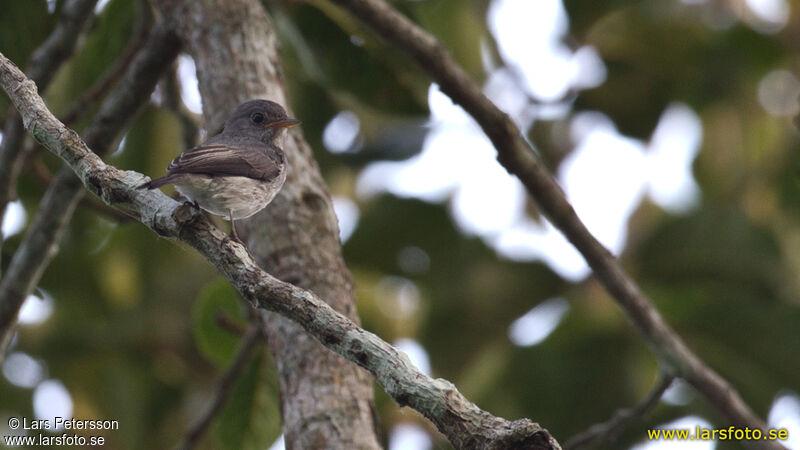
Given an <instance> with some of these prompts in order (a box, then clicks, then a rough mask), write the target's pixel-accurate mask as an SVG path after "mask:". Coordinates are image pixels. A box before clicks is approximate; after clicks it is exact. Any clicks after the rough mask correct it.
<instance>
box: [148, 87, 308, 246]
mask: <svg viewBox="0 0 800 450" xmlns="http://www.w3.org/2000/svg"><path fill="white" fill-rule="evenodd" d="M299 123H300V121H299V120H297V119H292V118H290V117H288V116H287V115H286V111H285V110H284V109H283V107H281V105H279V104H277V103H275V102H271V101H269V100H251V101H248V102H245V103H242V104H241V105H239V107H238V108H236V110H235V111H234V112H233V115H232V116H231V117H230V119H228V121H227V122H225V127H224V129H223V130H222V132H221V133H219V134H218V135H216V136H214V137H212V138H210V139H209V140H207V141H206V142H204V143H203V144H202V145H199V146H197V147H194V148H191V149H188V150H185V151H184V152H183V153H181V154H180V155H178V157H177V158H175V159H174V160H172V162H171V163H170V165H169V167H167V175H166V176H164V177H161V178H157V179H155V180H152V181H150V182H148V183H145V184H143V185H141V186H140V188H147V189H155V188H157V187H160V186H163V185H165V184H173V185H175V189H176V190H177V191H178V192H179V193H180V194H181V195H183V196H184V197H186V198H187V199H188V200H189V201H190V202H192V203H193V204H194V205H196V206H199V207H200V208H202V209H204V210H206V211H208V212H210V213H212V214H216V215H218V216H222V217H224V218H227V219H229V220H230V222H231V236H232V237H233V238H234V239H236V240H237V241H239V236H238V234H237V233H236V222H235V221H236V220H237V219H244V218H246V217H250V216H252V215H253V214H255V213H257V212H258V211H261V210H262V209H264V207H265V206H267V205H268V204H269V202H271V201H272V199H273V198H275V195H276V194H277V193H278V191H280V189H281V187H283V183H284V182H285V181H286V158H285V156H284V154H283V150H282V149H281V148H280V146H279V145H280V140H281V139H280V138H281V137H282V136H283V135H284V130H285V129H286V128H287V127H291V126H295V125H298V124H299Z"/></svg>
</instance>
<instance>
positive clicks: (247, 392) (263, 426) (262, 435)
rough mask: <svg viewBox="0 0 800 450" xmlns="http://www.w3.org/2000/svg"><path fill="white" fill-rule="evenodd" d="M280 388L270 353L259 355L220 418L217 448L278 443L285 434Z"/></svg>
mask: <svg viewBox="0 0 800 450" xmlns="http://www.w3.org/2000/svg"><path fill="white" fill-rule="evenodd" d="M277 385H278V379H277V374H276V373H275V370H274V369H273V364H272V360H271V359H270V358H268V357H267V354H266V352H258V354H257V355H256V356H255V357H254V358H253V360H252V361H251V362H250V365H249V366H248V368H247V370H246V372H245V373H243V374H242V376H241V377H240V378H239V379H238V381H237V382H236V384H235V385H234V386H233V392H232V393H231V396H230V398H229V399H228V402H227V404H226V406H225V409H223V410H222V413H221V414H220V415H219V417H218V418H217V421H216V427H215V435H216V437H217V443H218V447H217V448H219V449H221V450H226V449H231V450H250V449H253V450H256V449H265V448H269V446H270V445H272V444H273V443H274V442H275V440H276V439H277V438H278V436H280V434H281V420H280V417H281V415H280V411H279V409H278V393H277Z"/></svg>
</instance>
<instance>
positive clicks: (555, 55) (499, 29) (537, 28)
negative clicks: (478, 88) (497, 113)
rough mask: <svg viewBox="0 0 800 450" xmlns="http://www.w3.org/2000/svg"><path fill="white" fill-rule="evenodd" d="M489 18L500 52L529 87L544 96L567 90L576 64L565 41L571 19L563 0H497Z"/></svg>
mask: <svg viewBox="0 0 800 450" xmlns="http://www.w3.org/2000/svg"><path fill="white" fill-rule="evenodd" d="M488 22H489V30H491V32H492V34H493V35H494V37H495V39H496V41H497V46H498V49H499V51H500V55H501V56H502V57H503V59H504V60H506V61H507V62H508V63H509V64H510V65H511V66H512V67H514V68H515V69H516V70H518V71H519V72H520V73H521V74H522V75H523V78H524V80H525V87H526V90H528V91H529V92H530V93H531V94H532V95H534V96H536V97H538V98H540V99H542V100H556V99H558V98H560V97H563V96H564V94H566V92H567V90H568V89H569V87H570V82H571V80H572V78H573V76H574V68H573V67H572V61H571V59H572V51H571V50H570V49H569V47H567V46H566V45H565V44H564V43H563V42H562V39H563V37H564V36H565V35H566V33H567V31H568V29H569V23H568V21H567V13H566V11H565V10H564V6H563V5H562V4H561V1H560V0H538V1H535V2H532V1H530V0H494V1H492V3H491V5H490V6H489V14H488ZM543 67H546V68H547V70H542V68H543Z"/></svg>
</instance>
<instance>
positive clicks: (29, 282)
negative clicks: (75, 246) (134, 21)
mask: <svg viewBox="0 0 800 450" xmlns="http://www.w3.org/2000/svg"><path fill="white" fill-rule="evenodd" d="M179 48H180V43H179V41H178V39H177V37H176V36H175V35H174V34H173V33H172V31H171V29H170V26H169V25H166V24H161V25H159V26H157V27H155V29H154V30H153V32H152V33H151V35H150V38H149V39H148V42H147V44H146V45H145V47H144V48H143V49H142V50H141V51H140V52H139V53H138V54H137V55H136V57H135V58H134V60H133V62H132V63H131V65H130V67H129V68H128V71H127V74H126V75H125V77H124V78H123V80H122V81H121V82H120V84H119V86H117V88H116V89H115V90H114V92H113V93H112V94H111V95H110V96H109V97H108V98H107V99H106V100H105V101H104V102H103V105H102V107H101V108H100V112H99V113H98V115H97V117H95V118H94V120H93V121H92V123H91V124H90V125H89V126H88V127H87V129H86V131H85V133H84V139H85V141H86V143H87V144H89V145H92V146H93V147H94V148H97V149H99V151H100V152H101V153H105V152H107V151H108V150H109V148H110V147H111V144H112V143H113V142H114V140H115V139H116V137H117V135H118V134H119V133H120V131H121V130H122V129H123V127H124V126H125V124H126V123H127V122H128V120H129V119H130V118H131V117H133V116H134V114H136V112H137V111H138V110H139V108H140V107H141V106H142V105H144V104H145V103H146V102H147V100H148V99H149V95H150V92H152V90H153V87H154V86H155V84H156V82H157V81H158V78H159V77H160V76H161V73H162V71H163V70H164V68H166V67H169V63H170V62H171V61H172V60H173V59H174V58H175V56H176V55H177V54H178V50H179ZM33 87H34V88H35V85H33ZM40 143H41V142H40ZM83 193H84V191H83V189H82V188H81V183H80V181H79V180H78V179H77V178H75V176H74V174H73V173H72V170H71V169H70V168H69V167H67V166H65V167H62V168H61V170H60V171H59V172H58V174H57V175H56V176H55V178H53V182H52V183H51V184H50V186H49V187H48V189H47V192H45V195H44V197H43V198H42V201H41V204H40V206H39V211H38V213H37V214H36V217H35V218H34V220H33V223H32V224H31V226H30V227H29V229H28V231H27V233H26V234H25V237H24V238H23V240H22V243H21V244H20V246H19V248H17V251H16V253H14V257H13V258H12V259H11V263H10V264H9V266H8V270H7V271H6V274H5V276H4V277H3V279H2V281H0V335H9V334H11V333H12V332H13V326H14V323H15V322H16V317H17V314H18V312H19V309H20V307H21V306H22V302H23V301H24V300H25V297H27V296H28V294H29V293H30V292H31V291H32V290H33V288H34V287H35V286H36V284H37V283H38V282H39V280H40V279H41V277H42V274H43V272H44V270H45V268H46V267H47V265H48V264H49V263H50V261H51V260H52V259H53V257H54V256H55V254H56V253H57V251H58V243H59V242H60V241H61V237H62V235H63V233H64V230H65V229H66V227H67V225H68V224H69V221H70V219H71V218H72V213H73V211H74V210H75V205H76V204H77V203H78V201H79V200H80V199H81V197H82V196H83ZM3 341H5V342H9V340H8V339H5V340H4V339H0V342H3ZM4 353H5V347H2V348H0V360H2V358H3V355H4Z"/></svg>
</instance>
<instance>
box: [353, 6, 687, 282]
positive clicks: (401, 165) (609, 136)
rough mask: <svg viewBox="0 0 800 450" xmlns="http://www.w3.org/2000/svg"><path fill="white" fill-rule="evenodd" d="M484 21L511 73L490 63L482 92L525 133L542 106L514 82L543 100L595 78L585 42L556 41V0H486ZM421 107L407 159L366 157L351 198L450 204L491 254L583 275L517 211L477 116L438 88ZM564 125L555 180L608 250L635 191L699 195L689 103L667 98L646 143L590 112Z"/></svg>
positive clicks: (622, 237) (668, 201)
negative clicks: (575, 45)
mask: <svg viewBox="0 0 800 450" xmlns="http://www.w3.org/2000/svg"><path fill="white" fill-rule="evenodd" d="M488 22H489V28H490V30H491V31H492V33H493V34H494V35H495V38H496V40H497V43H498V46H499V49H500V53H501V55H502V57H503V59H504V60H505V62H506V64H508V65H509V66H510V67H511V68H512V69H509V68H502V67H501V68H498V69H496V70H494V71H492V72H491V73H490V74H489V77H488V79H487V82H486V84H485V86H484V92H485V93H486V95H487V96H488V97H489V98H490V99H491V100H492V101H493V102H494V103H495V104H496V105H498V107H500V108H501V109H502V110H503V111H505V112H506V113H508V114H509V116H510V117H511V118H512V120H513V121H514V123H515V124H516V125H517V126H518V127H519V128H520V130H522V131H523V134H524V131H525V130H528V129H529V128H530V126H531V125H532V124H533V123H534V120H535V119H536V118H537V117H543V114H544V109H543V108H542V105H541V104H535V102H531V101H530V99H529V98H528V97H529V95H526V94H525V93H524V92H521V91H520V89H526V90H528V91H529V93H530V94H532V95H534V96H536V97H539V98H541V99H543V100H559V99H561V98H562V97H563V96H564V94H566V93H567V92H568V91H569V90H570V89H581V88H588V87H592V86H596V85H598V84H601V83H602V82H603V81H604V80H605V77H606V69H605V65H604V64H603V61H602V60H601V59H600V56H599V55H598V54H597V51H596V50H595V49H594V48H592V47H582V48H580V49H578V50H577V51H575V52H573V51H572V50H570V49H569V48H568V47H566V46H565V45H564V44H563V43H562V41H563V40H564V38H565V37H566V35H567V32H568V22H567V17H566V12H565V10H564V8H563V5H562V4H561V2H560V1H559V0H541V1H536V2H531V1H529V0H493V1H492V3H491V6H490V9H489V17H488ZM542 67H546V68H547V70H541V68H542ZM512 70H514V72H512ZM520 77H521V78H522V84H524V85H525V86H524V87H520V84H521V83H520ZM565 104H566V102H565ZM428 105H429V108H430V111H431V119H430V123H429V126H430V132H429V133H428V135H427V136H426V138H425V142H424V143H423V146H422V150H421V152H420V153H419V154H417V155H415V156H413V157H411V158H409V159H408V160H406V161H399V162H395V161H381V162H375V163H372V164H369V165H368V166H367V167H365V168H364V170H362V172H361V174H360V175H359V177H358V180H357V184H356V193H357V195H358V196H359V197H361V198H365V197H366V198H368V197H371V196H374V195H376V194H379V193H382V192H389V193H391V194H393V195H396V196H398V197H406V198H417V199H421V200H424V201H428V202H444V201H449V203H448V206H449V210H450V213H451V216H452V218H453V221H454V222H455V224H456V225H457V226H458V228H459V229H460V230H461V231H462V232H464V233H466V234H469V235H476V236H479V237H481V238H483V239H484V240H485V241H486V242H487V243H488V244H489V245H491V246H492V247H493V248H494V249H495V250H496V251H497V252H498V253H499V254H500V255H501V256H503V257H506V258H510V259H514V260H518V261H533V260H541V261H543V262H545V263H546V264H548V265H549V266H550V267H551V268H552V269H553V270H554V271H555V272H556V273H558V274H559V275H560V276H562V277H563V278H566V279H568V280H571V281H578V280H581V279H583V278H585V277H586V276H587V275H588V274H589V272H590V271H589V267H588V265H587V264H586V262H585V261H584V260H583V257H582V256H581V255H580V254H579V253H578V252H577V251H576V250H575V249H574V248H573V247H572V245H571V244H569V243H568V242H567V240H566V239H565V238H564V237H563V236H562V235H561V233H560V232H558V231H557V230H556V229H555V228H554V227H553V225H552V224H550V223H549V222H548V221H547V220H546V219H543V220H542V222H536V221H534V220H532V219H531V218H529V217H527V215H526V212H525V206H526V201H527V196H528V194H527V193H526V191H525V189H524V187H523V186H522V184H521V183H520V182H519V180H518V179H517V178H515V177H512V176H511V175H509V174H508V173H507V172H506V170H505V169H504V168H503V167H501V166H500V165H499V163H498V162H497V160H496V158H497V154H496V151H495V149H494V147H493V145H492V143H491V142H490V141H489V139H488V138H487V137H486V136H485V135H484V134H483V131H482V130H481V129H480V127H479V126H478V125H477V123H475V122H474V120H473V119H472V118H471V117H470V116H469V115H468V114H467V113H466V112H465V111H464V110H463V109H462V108H461V107H459V106H458V105H455V104H454V103H453V102H452V101H451V100H450V98H449V97H447V96H446V95H444V94H443V93H442V92H441V91H440V90H439V88H438V86H436V85H431V88H430V90H429V92H428ZM568 112H569V105H568V104H566V107H562V108H560V109H556V110H554V111H551V112H549V113H548V114H551V115H553V117H551V118H557V117H563V116H564V115H565V114H567V113H568ZM570 133H571V136H572V139H573V143H574V145H575V148H574V150H573V151H572V152H571V153H570V154H569V155H568V156H567V157H566V158H565V159H564V161H562V164H561V166H560V167H559V170H558V173H557V180H558V182H559V184H560V185H561V186H562V188H563V189H564V191H565V193H566V195H567V198H568V200H569V201H570V202H571V203H572V205H573V206H574V207H575V210H576V212H577V214H578V216H579V217H580V218H581V220H582V221H584V223H585V224H586V226H587V227H588V228H589V231H590V232H592V234H594V235H595V237H597V238H598V240H599V241H600V242H601V243H602V244H603V245H605V246H606V247H608V248H609V249H610V250H611V251H612V252H613V253H615V254H619V253H620V252H621V251H622V250H623V248H624V245H625V241H626V237H627V223H628V220H629V218H630V215H631V214H632V213H633V211H634V210H635V209H636V208H637V207H638V206H639V204H640V203H641V201H642V200H643V198H644V196H645V195H647V194H649V195H650V196H651V198H652V199H653V201H654V202H656V203H657V204H658V205H659V206H661V207H662V208H664V209H665V210H668V211H670V212H674V213H683V212H686V211H688V210H689V209H691V208H692V207H694V206H696V204H697V203H698V200H699V198H700V190H699V188H698V186H697V184H696V182H695V181H694V177H693V174H692V171H691V166H692V163H693V161H694V158H695V157H696V155H697V152H698V151H699V148H700V144H701V141H702V125H701V123H700V119H699V117H698V116H697V114H695V113H694V112H693V111H692V110H691V109H690V108H689V107H688V106H686V105H683V104H673V105H670V106H669V107H668V108H667V109H666V110H665V111H664V113H663V114H662V117H661V119H660V120H659V123H658V124H657V125H656V126H655V128H654V133H653V136H652V139H651V140H650V142H649V143H645V142H642V141H639V140H635V139H631V138H629V137H626V136H624V135H622V134H620V133H619V132H618V131H617V129H616V127H615V125H614V123H613V122H612V121H611V120H610V119H609V118H608V117H606V116H605V115H603V114H602V113H598V112H583V113H580V114H577V115H576V116H575V118H574V119H573V121H572V123H571V125H570Z"/></svg>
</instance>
